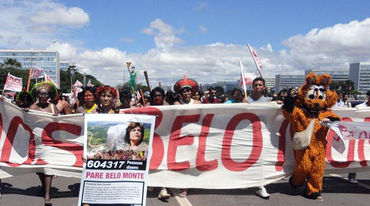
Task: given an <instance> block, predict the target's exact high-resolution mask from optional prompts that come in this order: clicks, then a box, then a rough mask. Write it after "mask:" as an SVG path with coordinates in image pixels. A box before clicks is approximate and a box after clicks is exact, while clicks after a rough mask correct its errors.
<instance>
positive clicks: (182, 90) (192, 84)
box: [174, 77, 201, 104]
mask: <svg viewBox="0 0 370 206" xmlns="http://www.w3.org/2000/svg"><path fill="white" fill-rule="evenodd" d="M174 89H175V91H176V92H177V93H179V94H180V101H178V102H175V103H174V104H201V102H200V101H198V100H194V99H192V98H191V95H192V93H193V91H196V90H198V83H197V82H196V81H195V80H193V79H188V78H186V77H184V79H180V80H178V81H177V82H176V83H175V85H174Z"/></svg>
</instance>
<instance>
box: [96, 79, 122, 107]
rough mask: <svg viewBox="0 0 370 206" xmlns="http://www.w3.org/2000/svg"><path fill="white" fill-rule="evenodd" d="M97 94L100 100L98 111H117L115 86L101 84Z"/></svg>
mask: <svg viewBox="0 0 370 206" xmlns="http://www.w3.org/2000/svg"><path fill="white" fill-rule="evenodd" d="M95 94H96V96H97V98H98V101H99V102H100V103H99V105H98V108H97V109H96V110H97V112H98V113H109V114H113V113H117V110H116V108H115V100H116V98H117V90H116V89H115V88H113V87H111V86H109V85H104V86H100V87H99V88H98V90H97V91H96V93H95Z"/></svg>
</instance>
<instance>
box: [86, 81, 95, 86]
mask: <svg viewBox="0 0 370 206" xmlns="http://www.w3.org/2000/svg"><path fill="white" fill-rule="evenodd" d="M86 86H88V87H93V86H94V85H93V84H92V83H91V79H89V81H88V82H87V85H86Z"/></svg>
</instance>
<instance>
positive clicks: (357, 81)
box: [349, 63, 370, 95]
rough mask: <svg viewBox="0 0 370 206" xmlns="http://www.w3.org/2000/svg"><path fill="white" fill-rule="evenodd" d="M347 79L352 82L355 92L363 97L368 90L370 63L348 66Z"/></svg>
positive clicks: (369, 88) (369, 87)
mask: <svg viewBox="0 0 370 206" xmlns="http://www.w3.org/2000/svg"><path fill="white" fill-rule="evenodd" d="M349 79H350V80H352V81H353V82H354V86H355V90H357V91H359V92H361V94H362V95H365V94H366V92H367V91H368V90H370V63H353V64H350V65H349Z"/></svg>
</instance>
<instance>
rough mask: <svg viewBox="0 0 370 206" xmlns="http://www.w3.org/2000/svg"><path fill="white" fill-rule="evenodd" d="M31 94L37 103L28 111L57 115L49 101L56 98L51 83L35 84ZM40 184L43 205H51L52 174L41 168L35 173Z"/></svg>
mask: <svg viewBox="0 0 370 206" xmlns="http://www.w3.org/2000/svg"><path fill="white" fill-rule="evenodd" d="M31 94H32V96H33V98H34V99H37V102H36V103H34V104H32V105H31V106H30V109H33V110H39V111H43V112H48V113H51V114H53V115H58V114H59V111H58V109H57V107H56V105H55V104H53V103H50V102H49V100H50V99H54V98H56V96H57V89H56V87H55V86H54V84H53V83H51V82H42V83H37V84H35V85H34V86H33V88H32V89H31ZM36 174H37V175H38V176H39V178H40V181H41V184H42V193H44V202H45V205H52V202H51V196H50V193H51V183H52V180H53V176H54V174H51V173H50V171H49V169H48V168H43V171H41V172H38V173H36Z"/></svg>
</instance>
